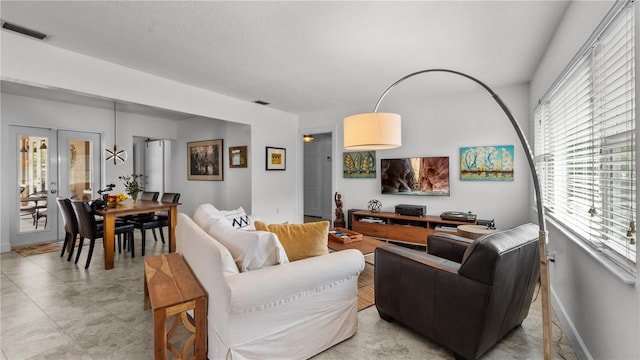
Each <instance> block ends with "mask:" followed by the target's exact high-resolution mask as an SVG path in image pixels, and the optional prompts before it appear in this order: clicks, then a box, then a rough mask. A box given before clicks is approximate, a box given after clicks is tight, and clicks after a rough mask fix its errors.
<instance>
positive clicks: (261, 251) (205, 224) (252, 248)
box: [193, 204, 289, 272]
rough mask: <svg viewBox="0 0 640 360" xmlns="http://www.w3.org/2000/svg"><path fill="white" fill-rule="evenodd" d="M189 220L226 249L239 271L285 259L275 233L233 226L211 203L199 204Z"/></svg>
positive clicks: (284, 260)
mask: <svg viewBox="0 0 640 360" xmlns="http://www.w3.org/2000/svg"><path fill="white" fill-rule="evenodd" d="M193 221H194V222H195V223H196V224H198V226H200V227H201V228H202V229H203V230H204V231H206V232H207V233H208V234H209V235H210V236H211V237H212V238H214V239H215V240H216V241H218V242H219V243H220V244H222V246H224V247H225V248H227V250H229V253H231V256H233V260H234V262H235V263H236V265H237V266H238V270H239V271H241V272H244V271H249V270H256V269H260V268H262V267H263V266H270V265H277V264H284V263H287V262H289V260H288V259H287V254H286V253H285V251H284V248H283V247H282V244H280V241H278V237H277V236H275V235H274V234H272V233H270V232H265V231H241V230H237V229H234V228H233V227H232V226H231V223H230V222H229V221H228V220H227V218H226V217H225V216H224V215H223V214H222V213H221V212H220V211H219V210H218V209H216V208H215V207H214V206H213V205H211V204H202V205H200V206H199V207H198V208H197V209H196V211H195V213H194V214H193Z"/></svg>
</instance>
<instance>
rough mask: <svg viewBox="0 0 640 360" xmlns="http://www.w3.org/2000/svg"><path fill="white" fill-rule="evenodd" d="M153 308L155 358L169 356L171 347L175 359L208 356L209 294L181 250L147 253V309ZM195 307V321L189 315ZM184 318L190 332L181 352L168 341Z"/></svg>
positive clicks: (145, 277)
mask: <svg viewBox="0 0 640 360" xmlns="http://www.w3.org/2000/svg"><path fill="white" fill-rule="evenodd" d="M149 308H151V309H153V332H154V348H155V350H154V352H155V359H156V360H159V359H162V360H164V359H166V358H167V349H169V350H170V351H171V352H172V353H173V355H174V357H175V358H176V359H185V360H186V359H188V355H189V350H190V348H191V347H192V346H193V347H194V348H193V354H194V356H193V357H192V359H206V357H207V294H206V293H205V291H204V290H203V289H202V287H201V286H200V283H199V282H198V280H197V279H196V278H195V276H194V275H193V273H192V272H191V269H190V268H189V265H187V263H186V262H185V261H184V259H183V258H182V255H181V254H179V253H169V254H163V255H158V256H148V257H147V258H145V260H144V309H145V310H147V309H149ZM188 310H193V311H194V315H193V320H194V324H191V322H190V321H189V319H188V317H187V311H188ZM173 315H175V318H174V321H173V325H172V326H171V329H170V330H169V332H168V333H167V332H166V321H167V317H169V316H173ZM180 321H182V324H183V326H184V327H185V328H186V329H187V330H188V331H189V332H191V333H192V334H191V336H190V337H189V339H187V341H186V343H185V345H184V347H183V348H182V353H180V352H179V351H178V349H177V348H176V346H174V345H173V344H171V343H170V342H169V341H170V340H171V338H172V337H173V335H174V334H175V332H176V330H177V329H178V327H179V325H180Z"/></svg>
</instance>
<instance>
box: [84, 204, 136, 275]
mask: <svg viewBox="0 0 640 360" xmlns="http://www.w3.org/2000/svg"><path fill="white" fill-rule="evenodd" d="M71 206H72V208H73V211H74V212H75V214H76V218H77V220H78V233H79V235H80V243H79V245H78V253H77V254H76V261H75V263H76V264H77V263H78V259H80V252H81V251H82V245H83V243H84V239H85V238H88V239H89V240H90V241H91V242H90V243H89V254H88V255H87V263H86V265H85V267H84V268H85V269H88V268H89V264H90V263H91V256H92V255H93V248H94V246H95V243H96V239H99V238H103V241H105V240H104V229H103V227H102V226H98V223H97V221H96V218H95V216H94V214H93V210H92V209H91V206H90V205H89V203H88V202H85V201H82V200H73V201H72V202H71ZM122 234H125V235H126V236H127V240H128V247H129V250H130V251H131V257H135V247H134V243H133V225H131V224H126V223H116V226H115V235H116V236H117V238H118V248H119V249H121V248H122V242H121V240H122V239H121V236H120V235H122Z"/></svg>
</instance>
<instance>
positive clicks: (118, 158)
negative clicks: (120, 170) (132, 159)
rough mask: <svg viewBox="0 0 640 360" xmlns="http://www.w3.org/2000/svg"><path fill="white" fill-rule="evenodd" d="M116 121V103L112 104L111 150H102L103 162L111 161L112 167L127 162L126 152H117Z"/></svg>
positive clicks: (123, 150) (122, 150)
mask: <svg viewBox="0 0 640 360" xmlns="http://www.w3.org/2000/svg"><path fill="white" fill-rule="evenodd" d="M117 130H118V119H117V118H116V102H115V101H114V102H113V139H114V141H113V150H111V149H104V157H105V160H107V161H111V160H113V165H118V164H122V163H123V162H125V161H126V160H127V151H126V150H125V149H120V150H118V146H117V145H116V141H115V140H116V138H117V137H118V131H117Z"/></svg>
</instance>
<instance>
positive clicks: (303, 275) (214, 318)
mask: <svg viewBox="0 0 640 360" xmlns="http://www.w3.org/2000/svg"><path fill="white" fill-rule="evenodd" d="M216 236H217V234H215V233H214V234H213V236H211V235H210V234H208V233H207V232H206V231H204V230H203V229H202V228H201V227H200V226H198V225H197V224H196V223H195V222H194V221H193V220H192V219H191V218H190V217H189V216H187V215H185V214H182V213H180V214H178V225H177V227H176V249H177V251H178V252H180V253H182V255H183V256H184V258H185V260H186V261H187V263H188V264H189V266H190V267H191V269H192V270H193V272H194V274H195V275H196V277H197V278H198V280H199V281H200V283H201V284H202V286H203V287H204V288H205V290H206V292H207V294H208V302H207V312H208V314H207V336H208V358H209V359H211V360H217V359H224V360H240V359H285V360H286V359H308V358H310V357H312V356H313V355H315V354H318V353H319V352H322V351H324V350H326V349H328V348H329V347H331V346H333V345H335V344H337V343H339V342H341V341H343V340H345V339H347V338H349V337H351V336H353V335H354V334H355V332H356V329H357V324H358V317H357V305H358V275H359V274H360V272H361V271H362V270H363V269H364V257H363V256H362V253H360V252H359V251H357V250H345V251H338V252H334V253H330V254H327V255H322V256H316V257H313V258H308V259H304V260H299V261H295V262H289V263H284V264H281V265H275V266H266V267H263V268H261V269H257V270H254V271H247V272H239V271H238V268H237V267H236V264H235V260H234V259H233V257H232V255H231V254H232V252H230V251H229V250H228V249H227V248H226V247H225V246H223V245H222V243H221V242H219V241H218V240H217V238H216Z"/></svg>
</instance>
